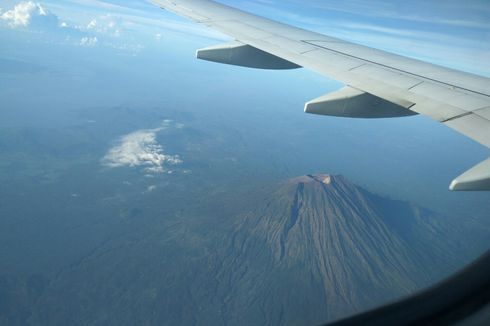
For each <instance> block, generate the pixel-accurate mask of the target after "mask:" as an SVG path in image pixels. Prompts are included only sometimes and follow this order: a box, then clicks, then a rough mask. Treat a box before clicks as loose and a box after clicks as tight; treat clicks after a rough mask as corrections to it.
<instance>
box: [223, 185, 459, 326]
mask: <svg viewBox="0 0 490 326" xmlns="http://www.w3.org/2000/svg"><path fill="white" fill-rule="evenodd" d="M390 207H391V208H392V209H390ZM393 208H396V209H393ZM431 218H432V217H431V215H430V212H428V211H425V210H423V209H420V208H417V207H413V206H411V205H408V204H406V203H402V202H396V201H391V200H387V199H382V198H380V197H377V196H375V195H372V194H370V193H368V192H366V191H365V190H363V189H361V188H358V187H356V186H355V185H353V184H352V183H350V182H349V181H347V180H346V179H345V178H344V177H342V176H329V175H309V176H303V177H299V178H295V179H292V180H289V181H288V182H286V183H284V184H282V185H281V186H280V187H279V188H278V189H277V191H275V192H273V193H271V194H270V195H269V196H268V197H267V198H265V199H264V201H263V202H262V203H261V204H259V205H258V207H257V208H255V209H252V210H251V211H250V212H249V213H248V214H245V216H243V217H242V218H240V219H239V220H238V221H237V223H236V226H235V231H234V232H233V235H232V237H231V240H230V242H229V244H228V247H227V250H226V253H225V256H226V259H225V262H224V264H223V268H222V270H221V273H220V276H221V277H222V280H223V281H225V283H224V286H223V287H222V289H223V294H224V296H225V298H226V299H225V300H224V301H225V302H228V303H227V304H226V306H227V307H228V309H231V310H230V312H233V311H236V312H238V311H240V310H241V309H243V308H244V307H246V309H248V311H249V312H248V313H243V312H242V314H241V315H237V314H235V313H231V315H236V316H238V317H237V319H236V322H237V323H239V322H244V321H246V322H247V323H248V322H259V321H266V322H267V323H272V324H275V323H280V324H282V323H284V322H286V323H288V324H289V323H292V324H295V323H305V322H306V323H319V322H324V321H325V320H327V319H332V318H337V317H340V316H343V315H346V314H350V313H352V312H353V311H359V310H363V309H366V308H367V307H371V306H373V305H376V304H379V303H380V302H382V301H386V300H390V299H391V298H395V297H397V296H400V295H402V294H406V293H409V292H411V291H413V290H415V289H417V288H419V287H420V286H423V285H425V284H427V283H428V282H430V280H431V278H432V277H434V275H435V274H439V273H441V272H442V271H436V270H435V268H434V266H444V267H446V268H447V266H448V265H449V262H450V261H451V257H450V255H446V256H435V255H434V253H437V252H442V253H444V252H446V251H447V248H446V247H445V246H446V244H443V243H444V241H443V240H442V239H441V238H442V237H443V235H444V233H445V231H444V228H443V227H441V226H440V225H436V224H434V223H432V222H430V220H431ZM427 243H430V244H431V247H429V248H427V247H426V246H425V245H426V244H427ZM431 261H432V268H431V266H430V265H431V263H430V262H431ZM436 262H437V264H435V263H436ZM229 289H234V290H231V291H230V290H229ZM227 290H228V291H227ZM227 292H228V293H227ZM237 293H240V294H241V296H240V295H237ZM259 307H260V308H259ZM259 310H261V312H258V311H259ZM253 316H255V317H253ZM260 316H262V317H263V318H265V320H261V318H262V317H260ZM250 317H253V318H256V319H251V320H247V318H250ZM242 318H245V320H243V319H242ZM271 318H272V319H271Z"/></svg>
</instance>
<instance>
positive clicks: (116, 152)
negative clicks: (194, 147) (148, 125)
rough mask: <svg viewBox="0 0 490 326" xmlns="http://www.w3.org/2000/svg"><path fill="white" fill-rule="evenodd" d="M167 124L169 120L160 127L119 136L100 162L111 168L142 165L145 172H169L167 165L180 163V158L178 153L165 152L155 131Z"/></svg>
mask: <svg viewBox="0 0 490 326" xmlns="http://www.w3.org/2000/svg"><path fill="white" fill-rule="evenodd" d="M169 124H170V122H169V120H165V121H164V124H163V126H162V127H160V128H156V129H143V130H138V131H135V132H132V133H130V134H128V135H125V136H123V137H121V138H120V139H119V141H118V143H117V144H116V146H114V147H113V148H111V149H110V150H109V151H108V152H107V154H106V155H105V156H104V158H103V159H102V163H103V164H104V165H106V166H108V167H112V168H115V167H123V166H128V167H137V166H143V167H145V171H146V172H147V173H163V172H167V173H168V172H170V171H168V170H167V166H168V165H177V164H181V163H182V160H181V159H180V157H179V156H178V155H167V154H165V153H164V152H163V147H162V145H160V144H159V143H158V142H157V140H156V135H157V133H158V132H159V131H161V130H163V129H165V128H166V127H168V126H169Z"/></svg>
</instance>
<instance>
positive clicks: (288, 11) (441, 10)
mask: <svg viewBox="0 0 490 326" xmlns="http://www.w3.org/2000/svg"><path fill="white" fill-rule="evenodd" d="M222 2H224V3H226V4H230V5H234V6H237V7H239V8H241V9H245V10H248V11H252V12H255V13H259V14H262V15H264V16H267V17H270V18H273V19H277V20H281V21H285V22H287V23H291V24H294V25H297V26H302V27H305V28H308V29H312V30H315V31H319V32H322V33H325V34H330V35H333V36H337V37H340V38H344V39H347V40H351V41H355V42H359V43H362V44H366V45H370V46H373V47H377V48H381V49H385V50H389V51H392V52H396V53H399V54H404V55H409V56H412V57H416V58H420V59H424V60H428V61H431V62H435V63H438V64H441V65H445V66H449V67H452V68H457V69H462V70H465V71H470V72H473V73H478V74H482V75H486V76H488V75H490V65H489V64H488V63H487V62H488V60H486V59H487V58H488V57H490V42H489V40H490V19H489V18H488V17H490V4H489V3H488V1H486V0H482V1H474V0H473V1H467V2H465V3H464V5H462V4H461V2H460V1H454V0H450V1H409V2H407V1H368V0H351V1H341V2H339V1H320V0H314V1H308V2H304V1H299V0H286V1H270V0H256V1H230V0H227V1H226V0H224V1H222ZM28 3H29V2H25V1H6V0H2V1H0V8H1V12H2V20H1V24H2V27H1V28H2V29H4V30H11V31H12V32H13V31H14V30H19V29H22V30H26V29H27V30H43V29H44V30H46V29H48V30H50V31H51V32H52V33H54V30H56V25H57V24H58V29H59V31H57V32H60V33H63V32H64V33H65V34H66V35H64V36H65V39H64V41H65V42H66V37H70V36H72V37H73V40H72V41H73V42H74V43H78V45H81V46H112V47H115V48H119V49H121V50H126V51H132V52H135V53H136V52H139V51H141V50H142V49H143V48H145V47H148V46H152V45H154V43H155V42H158V41H160V40H161V38H162V37H165V38H168V39H172V37H176V35H178V34H179V33H185V34H188V35H193V36H196V37H207V38H212V39H226V37H224V36H222V35H220V34H219V33H216V32H214V31H212V30H208V29H205V28H201V27H199V26H197V25H195V24H193V23H190V22H187V21H185V20H183V19H181V18H179V17H175V16H174V15H172V14H170V13H166V12H163V11H162V10H159V9H158V8H156V7H154V6H153V5H152V4H151V3H149V2H148V1H144V0H142V1H135V0H127V1H113V0H111V1H109V0H107V1H102V0H67V1H53V0H44V1H39V2H30V4H31V5H30V6H29V5H28ZM34 5H38V6H39V7H40V8H43V9H44V10H45V12H44V13H42V12H40V11H39V10H38V9H35V8H34ZM39 7H38V8H39ZM12 10H14V11H13V12H12ZM9 12H10V14H9ZM12 13H15V14H14V15H12ZM26 16H27V17H26ZM61 26H63V27H61ZM81 34H83V36H81ZM78 36H80V37H79V39H76V38H77V37H78ZM77 41H79V42H77Z"/></svg>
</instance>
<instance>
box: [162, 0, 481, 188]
mask: <svg viewBox="0 0 490 326" xmlns="http://www.w3.org/2000/svg"><path fill="white" fill-rule="evenodd" d="M153 2H154V3H155V4H157V5H158V6H160V7H161V8H163V9H166V10H168V11H170V12H173V13H175V14H177V15H180V16H184V17H186V18H189V19H191V20H193V21H195V22H196V23H199V24H202V25H205V26H208V27H211V28H213V29H215V30H218V31H220V32H222V33H224V34H226V35H229V36H231V37H232V38H233V39H234V41H233V42H227V43H225V44H219V45H215V46H211V47H208V48H205V49H201V50H198V51H197V57H198V58H200V59H204V60H209V61H214V62H220V63H226V64H232V65H239V66H245V67H253V68H262V69H293V68H300V67H304V68H307V69H310V70H313V71H316V72H318V73H320V74H322V75H324V76H327V77H329V78H333V79H336V80H338V81H340V82H342V83H343V84H345V87H343V88H341V89H340V90H338V91H335V92H332V93H330V94H326V95H324V96H321V97H319V98H317V99H313V100H311V101H309V102H308V103H306V104H305V108H304V109H305V112H307V113H314V114H322V115H332V116H341V117H354V118H384V117H401V116H408V115H412V114H417V113H420V114H423V115H426V116H429V117H430V118H432V119H434V120H436V121H439V122H441V123H443V124H445V125H446V126H448V127H450V128H452V129H454V130H456V131H458V132H460V133H462V134H463V135H466V136H467V137H470V138H471V139H473V140H475V141H477V142H478V143H480V144H482V145H484V146H486V147H487V148H488V147H490V79H489V78H485V77H482V76H478V75H473V74H469V73H465V72H461V71H457V70H452V69H449V68H445V67H441V66H437V65H433V64H430V63H426V62H423V61H419V60H415V59H411V58H407V57H403V56H399V55H395V54H392V53H388V52H385V51H380V50H376V49H373V48H369V47H366V46H362V45H358V44H354V43H350V42H346V41H343V40H341V39H337V38H333V37H329V36H326V35H323V34H319V33H315V32H311V31H307V30H304V29H301V28H297V27H293V26H289V25H286V24H282V23H279V22H276V21H272V20H269V19H266V18H263V17H259V16H256V15H253V14H250V13H246V12H244V11H241V10H238V9H236V8H233V7H230V6H227V5H223V4H220V3H217V2H214V1H211V0H153ZM448 145H449V144H448ZM450 189H451V190H490V158H488V159H486V160H484V161H483V162H481V163H479V164H478V165H476V166H475V167H473V168H471V169H469V170H468V171H466V172H465V173H463V174H462V175H460V176H459V177H457V178H456V179H454V180H453V181H452V183H451V185H450Z"/></svg>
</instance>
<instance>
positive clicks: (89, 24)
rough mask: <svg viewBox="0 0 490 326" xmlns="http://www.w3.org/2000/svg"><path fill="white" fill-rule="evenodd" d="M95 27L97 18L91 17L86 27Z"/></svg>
mask: <svg viewBox="0 0 490 326" xmlns="http://www.w3.org/2000/svg"><path fill="white" fill-rule="evenodd" d="M95 27H97V20H95V19H92V20H91V21H90V23H88V25H87V29H94V28H95Z"/></svg>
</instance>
